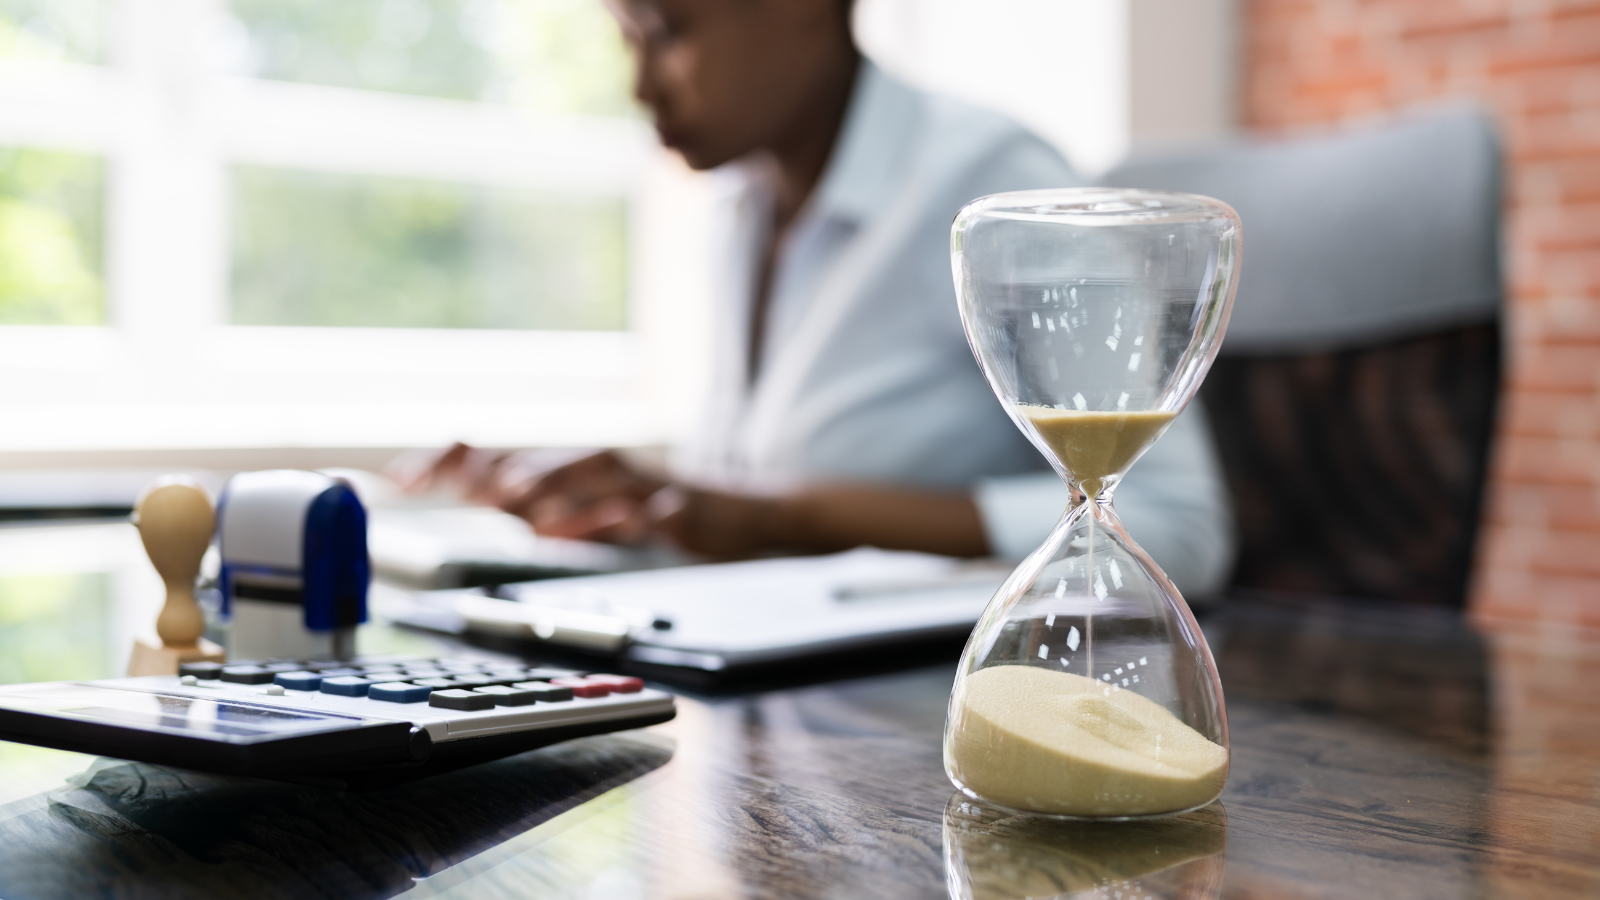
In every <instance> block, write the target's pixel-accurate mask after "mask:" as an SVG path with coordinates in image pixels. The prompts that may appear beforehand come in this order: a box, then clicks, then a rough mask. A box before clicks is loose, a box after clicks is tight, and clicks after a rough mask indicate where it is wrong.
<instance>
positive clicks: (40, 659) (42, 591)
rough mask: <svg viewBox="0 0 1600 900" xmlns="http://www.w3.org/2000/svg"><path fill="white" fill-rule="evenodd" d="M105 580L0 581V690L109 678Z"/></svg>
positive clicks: (81, 577)
mask: <svg viewBox="0 0 1600 900" xmlns="http://www.w3.org/2000/svg"><path fill="white" fill-rule="evenodd" d="M111 620H112V616H111V609H110V576H109V575H106V574H104V573H98V574H84V575H60V574H49V575H7V576H3V577H0V684H12V683H16V682H22V681H58V680H66V679H87V678H111V677H114V676H115V675H117V674H118V673H117V672H113V671H110V670H109V666H110V663H111V660H112V658H113V657H114V655H115V654H113V653H112V652H111V650H112V648H111V625H110V622H111Z"/></svg>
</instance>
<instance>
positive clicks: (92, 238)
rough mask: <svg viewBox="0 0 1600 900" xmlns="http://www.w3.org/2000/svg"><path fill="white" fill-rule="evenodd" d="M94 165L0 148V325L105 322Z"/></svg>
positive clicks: (100, 189)
mask: <svg viewBox="0 0 1600 900" xmlns="http://www.w3.org/2000/svg"><path fill="white" fill-rule="evenodd" d="M104 181H105V167H104V165H103V164H102V162H101V160H100V158H99V157H96V156H90V155H87V154H82V153H66V152H60V151H54V150H36V149H18V148H0V325H97V324H101V323H103V322H105V320H106V313H105V286H104V280H103V266H102V262H101V257H102V253H101V238H100V235H101V223H102V215H103V197H104V192H105V186H104Z"/></svg>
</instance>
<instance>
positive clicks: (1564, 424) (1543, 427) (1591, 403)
mask: <svg viewBox="0 0 1600 900" xmlns="http://www.w3.org/2000/svg"><path fill="white" fill-rule="evenodd" d="M1500 431H1501V434H1503V435H1507V436H1516V437H1530V438H1531V437H1538V438H1567V439H1578V438H1585V439H1590V440H1600V392H1595V393H1587V394H1586V393H1578V392H1572V393H1557V392H1551V391H1523V392H1520V393H1518V394H1516V395H1514V396H1512V397H1508V398H1507V402H1506V404H1505V407H1504V413H1503V414H1502V415H1501V419H1500Z"/></svg>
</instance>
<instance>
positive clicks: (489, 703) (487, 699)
mask: <svg viewBox="0 0 1600 900" xmlns="http://www.w3.org/2000/svg"><path fill="white" fill-rule="evenodd" d="M428 705H429V706H439V707H443V708H445V709H462V710H468V711H471V710H477V709H494V695H493V694H480V693H478V692H477V691H462V690H445V691H434V692H433V693H431V694H429V695H428Z"/></svg>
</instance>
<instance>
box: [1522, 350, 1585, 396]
mask: <svg viewBox="0 0 1600 900" xmlns="http://www.w3.org/2000/svg"><path fill="white" fill-rule="evenodd" d="M1511 386H1512V387H1513V388H1514V389H1517V390H1535V391H1536V390H1547V391H1562V390H1566V391H1593V390H1597V389H1600V365H1597V360H1596V356H1595V353H1594V352H1593V351H1591V350H1589V349H1588V348H1585V347H1566V346H1553V347H1541V348H1539V349H1538V350H1537V352H1534V353H1531V354H1528V355H1527V356H1526V357H1524V358H1518V359H1516V360H1515V361H1514V365H1513V367H1512V372H1511Z"/></svg>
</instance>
